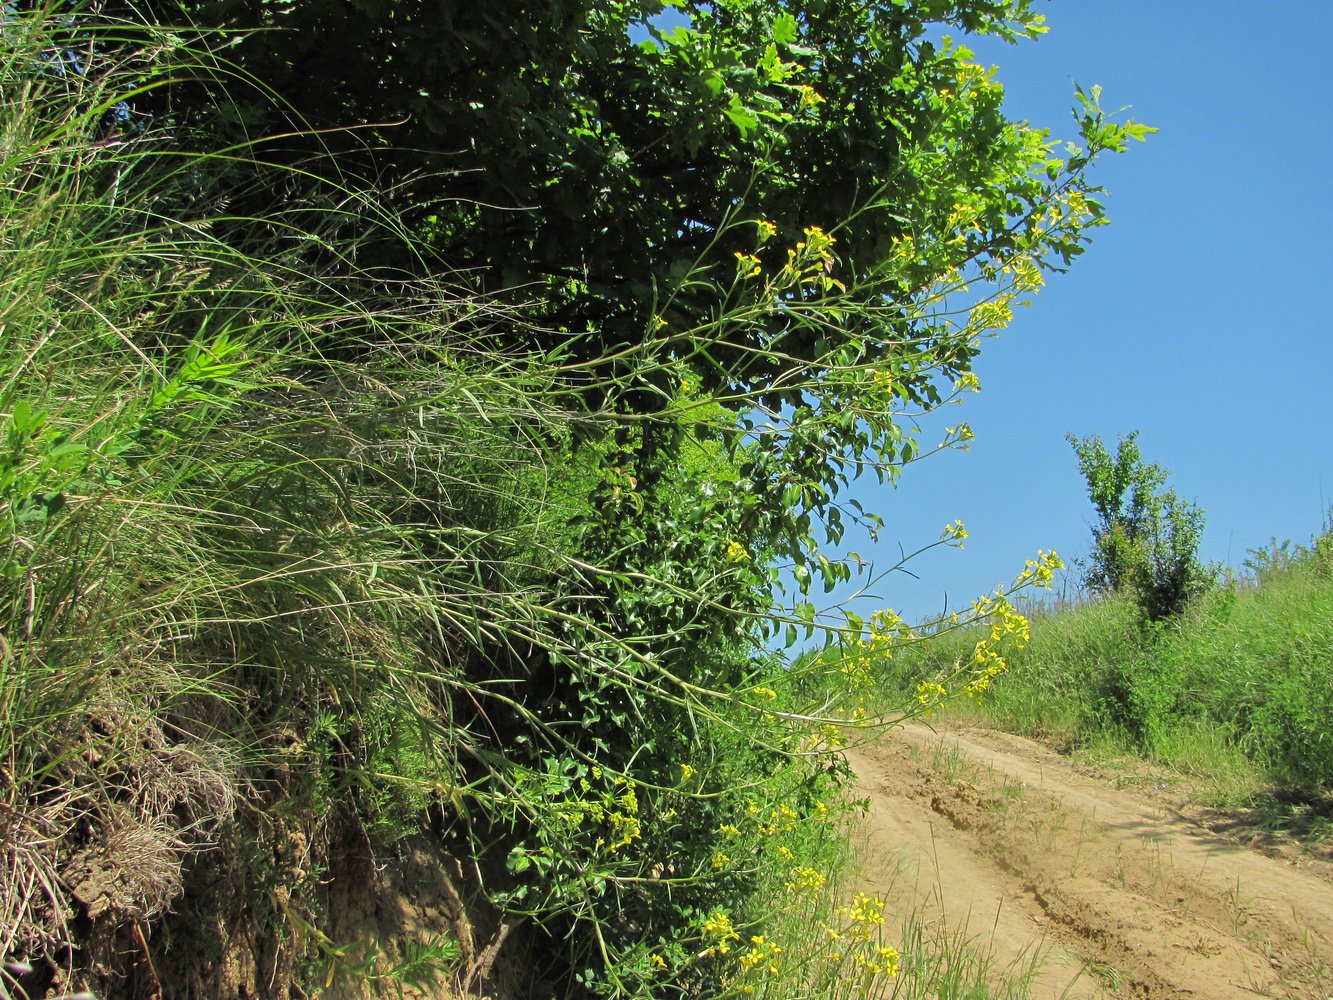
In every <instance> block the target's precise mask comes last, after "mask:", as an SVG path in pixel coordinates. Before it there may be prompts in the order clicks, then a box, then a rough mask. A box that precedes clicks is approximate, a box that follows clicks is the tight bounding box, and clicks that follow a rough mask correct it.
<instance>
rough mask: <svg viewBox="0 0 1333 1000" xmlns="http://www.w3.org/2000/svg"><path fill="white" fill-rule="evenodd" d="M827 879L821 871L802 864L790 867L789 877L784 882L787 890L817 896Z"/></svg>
mask: <svg viewBox="0 0 1333 1000" xmlns="http://www.w3.org/2000/svg"><path fill="white" fill-rule="evenodd" d="M827 881H828V878H827V877H826V876H825V875H824V874H823V873H822V872H818V871H816V870H815V869H813V868H810V867H809V866H805V865H803V866H800V867H797V868H793V869H792V873H791V878H790V879H789V880H788V881H787V882H786V883H785V884H786V886H787V891H788V892H796V893H808V894H809V895H811V896H817V895H819V893H820V891H821V890H822V889H823V888H824V883H825V882H827Z"/></svg>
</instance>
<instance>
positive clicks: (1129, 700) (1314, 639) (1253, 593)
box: [884, 534, 1333, 796]
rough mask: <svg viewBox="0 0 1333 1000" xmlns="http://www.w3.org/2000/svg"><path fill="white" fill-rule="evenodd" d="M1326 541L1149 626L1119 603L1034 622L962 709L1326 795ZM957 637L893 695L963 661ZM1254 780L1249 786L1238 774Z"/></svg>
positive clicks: (1330, 711) (924, 654)
mask: <svg viewBox="0 0 1333 1000" xmlns="http://www.w3.org/2000/svg"><path fill="white" fill-rule="evenodd" d="M1327 538H1328V536H1327V534H1325V535H1321V536H1320V537H1319V538H1317V539H1316V540H1315V543H1314V544H1313V545H1312V546H1310V547H1309V548H1303V547H1302V548H1298V549H1297V550H1296V551H1295V552H1294V553H1289V554H1288V556H1289V557H1287V558H1282V559H1274V560H1268V561H1266V562H1264V563H1263V565H1262V568H1261V569H1260V571H1259V572H1258V573H1257V574H1256V575H1254V576H1250V577H1246V578H1244V579H1242V580H1241V581H1239V582H1237V583H1234V584H1232V585H1230V586H1226V587H1221V588H1218V589H1215V590H1213V591H1211V592H1210V593H1208V594H1206V595H1204V596H1203V597H1201V598H1200V599H1198V600H1196V601H1195V603H1194V604H1193V605H1191V606H1190V607H1189V608H1188V609H1187V610H1186V611H1185V612H1184V613H1183V614H1182V615H1181V616H1180V617H1179V618H1177V619H1175V620H1172V621H1168V622H1165V623H1160V624H1156V625H1154V624H1149V623H1145V622H1143V621H1142V620H1141V618H1140V616H1139V614H1138V612H1137V610H1136V608H1135V606H1134V604H1133V602H1132V601H1130V600H1129V599H1127V598H1121V597H1110V598H1105V599H1100V600H1093V601H1087V602H1082V603H1078V604H1075V605H1073V606H1069V607H1065V608H1062V609H1059V610H1058V611H1055V612H1049V611H1040V610H1039V611H1037V612H1036V613H1034V614H1033V615H1032V625H1031V632H1032V638H1031V641H1030V643H1028V645H1027V646H1026V647H1025V648H1023V649H1020V650H1015V651H1014V652H1013V653H1012V654H1011V655H1010V656H1009V665H1010V672H1009V674H1007V675H1006V676H1004V677H1003V678H1001V679H1000V680H999V681H997V682H996V684H995V685H994V686H993V688H992V690H991V691H990V692H988V693H987V695H986V697H985V698H984V699H982V700H980V701H978V702H976V703H974V704H972V705H970V706H968V708H967V710H968V711H971V712H973V713H975V714H978V715H980V716H982V717H984V718H986V719H988V720H990V721H991V722H993V723H995V724H998V725H1000V726H1002V727H1004V728H1006V729H1010V730H1012V731H1015V732H1020V733H1024V734H1027V735H1035V736H1040V737H1043V738H1047V739H1050V740H1052V741H1053V742H1055V743H1057V744H1063V745H1067V746H1073V745H1077V744H1088V743H1090V742H1102V743H1106V742H1107V741H1109V742H1110V743H1111V744H1117V745H1119V746H1120V747H1122V748H1125V749H1130V750H1133V751H1137V752H1140V753H1146V754H1148V755H1149V756H1152V757H1155V758H1157V759H1160V760H1162V761H1164V762H1166V763H1168V764H1171V765H1173V766H1176V767H1178V768H1181V769H1182V770H1186V771H1189V772H1193V773H1198V774H1203V775H1207V776H1209V777H1211V778H1214V779H1217V781H1218V784H1217V788H1218V790H1219V793H1222V794H1228V793H1226V792H1225V790H1226V789H1231V793H1232V794H1239V790H1241V789H1244V788H1249V789H1250V790H1253V789H1254V788H1255V787H1256V786H1257V784H1258V782H1260V781H1267V782H1270V783H1272V784H1274V785H1276V786H1278V787H1280V788H1283V789H1287V790H1290V791H1295V792H1297V793H1300V794H1305V795H1316V796H1318V795H1323V794H1326V793H1327V792H1328V790H1329V788H1330V783H1331V780H1333V779H1330V776H1331V775H1333V743H1331V742H1330V740H1329V736H1328V734H1329V733H1330V732H1333V696H1331V695H1330V692H1333V674H1331V673H1330V669H1329V653H1330V651H1331V649H1333V647H1330V644H1329V640H1328V636H1329V634H1330V631H1329V630H1330V627H1333V573H1330V562H1329V556H1328V553H1329V545H1328V541H1327ZM974 639H975V636H973V635H970V634H969V633H968V632H967V631H966V630H963V631H956V632H952V633H949V634H946V635H942V636H939V637H938V638H935V639H932V640H929V641H928V642H926V643H924V644H922V645H921V646H919V647H917V648H916V649H915V650H912V651H909V652H908V653H907V654H906V655H904V656H900V658H899V659H898V660H896V661H894V662H893V663H891V664H888V665H886V670H885V675H884V676H885V680H886V684H887V686H888V688H889V690H890V691H894V692H900V691H902V690H903V689H905V688H906V687H907V686H909V685H910V684H914V683H915V682H916V679H917V678H918V677H920V676H925V675H929V674H931V673H932V672H937V671H941V670H946V669H949V668H951V666H952V664H954V663H955V662H956V661H958V660H959V659H963V660H966V658H967V656H968V655H969V654H970V650H971V644H972V642H973V641H974ZM1247 769H1248V770H1249V771H1250V777H1249V778H1248V779H1247V778H1245V777H1243V774H1242V772H1244V771H1245V770H1247Z"/></svg>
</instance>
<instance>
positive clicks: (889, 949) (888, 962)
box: [856, 944, 902, 979]
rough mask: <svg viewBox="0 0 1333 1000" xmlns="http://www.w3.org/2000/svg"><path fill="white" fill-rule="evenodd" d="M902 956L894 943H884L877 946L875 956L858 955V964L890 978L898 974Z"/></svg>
mask: <svg viewBox="0 0 1333 1000" xmlns="http://www.w3.org/2000/svg"><path fill="white" fill-rule="evenodd" d="M901 958H902V956H901V955H899V954H898V949H897V948H894V947H893V946H892V945H887V944H882V945H879V946H877V947H876V948H875V955H874V957H873V958H871V957H869V956H867V955H864V954H861V955H857V956H856V964H857V965H859V966H861V968H863V969H866V970H868V971H870V972H874V973H878V974H879V975H882V976H888V977H889V978H890V979H892V978H894V977H895V976H897V975H898V968H899V965H898V963H899V960H900V959H901Z"/></svg>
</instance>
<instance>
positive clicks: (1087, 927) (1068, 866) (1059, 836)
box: [848, 725, 1333, 1000]
mask: <svg viewBox="0 0 1333 1000" xmlns="http://www.w3.org/2000/svg"><path fill="white" fill-rule="evenodd" d="M848 758H849V760H850V761H851V763H852V766H853V768H854V769H855V770H856V772H857V775H858V776H859V778H860V780H861V787H862V789H863V790H864V791H865V792H866V793H867V794H868V795H869V797H870V810H869V813H868V815H867V818H866V827H865V835H866V854H865V857H866V864H865V875H864V885H865V888H866V889H867V891H876V890H878V891H884V890H886V889H887V888H888V887H889V886H890V885H891V884H893V883H895V882H896V886H897V890H896V891H897V892H898V893H901V892H902V887H903V885H904V882H905V881H906V883H907V884H908V885H913V884H914V885H915V886H916V889H915V892H916V898H915V900H914V903H915V905H916V906H917V907H918V910H919V912H920V913H921V914H922V915H923V916H924V918H925V919H927V920H935V921H942V922H943V923H944V924H946V925H947V926H949V927H954V928H957V927H962V926H964V925H965V926H966V928H967V934H968V936H969V937H972V938H973V939H974V942H975V944H976V945H977V946H978V947H980V948H983V949H989V950H990V951H991V952H992V953H993V959H994V961H993V967H994V968H996V969H997V970H1004V969H1005V968H1006V967H1007V968H1009V969H1010V970H1011V973H1012V972H1016V971H1017V970H1019V969H1022V968H1026V967H1027V966H1028V964H1029V963H1030V959H1031V957H1032V956H1033V955H1034V954H1036V953H1038V952H1039V953H1041V954H1042V955H1043V956H1044V961H1043V963H1042V967H1041V972H1040V974H1039V975H1038V976H1037V978H1036V980H1035V982H1034V983H1033V985H1032V987H1031V996H1032V997H1034V998H1041V1000H1044V998H1048V997H1069V998H1086V997H1117V998H1118V997H1125V998H1131V997H1132V998H1138V1000H1147V998H1151V1000H1160V998H1183V997H1192V998H1207V1000H1229V998H1232V997H1238V998H1239V997H1245V998H1253V997H1274V998H1279V997H1290V998H1300V1000H1333V863H1330V861H1328V860H1327V859H1326V858H1321V857H1315V856H1311V855H1310V854H1308V853H1302V852H1300V851H1289V852H1287V853H1286V854H1285V855H1283V854H1281V853H1277V852H1272V851H1270V852H1268V853H1267V854H1266V853H1261V852H1260V851H1259V850H1255V849H1253V848H1252V847H1251V846H1249V845H1247V844H1242V843H1239V842H1238V841H1237V840H1235V839H1234V838H1228V837H1227V836H1225V835H1223V834H1221V833H1218V832H1214V830H1210V829H1209V828H1208V827H1206V826H1204V825H1203V824H1202V823H1201V822H1199V821H1198V820H1199V819H1200V818H1201V817H1200V815H1199V814H1197V813H1193V814H1189V815H1187V812H1186V811H1185V809H1184V806H1183V804H1179V805H1178V804H1176V803H1173V802H1172V801H1171V797H1170V796H1171V793H1170V792H1169V791H1163V789H1161V788H1152V787H1149V788H1146V789H1126V788H1116V787H1114V786H1113V784H1112V783H1111V782H1109V781H1107V780H1105V779H1104V778H1099V777H1097V776H1094V775H1089V774H1087V773H1084V771H1083V770H1081V769H1079V768H1078V767H1076V766H1075V765H1074V764H1073V763H1072V762H1070V761H1069V760H1068V759H1067V758H1064V757H1061V756H1060V755H1058V754H1056V753H1054V752H1053V751H1051V750H1049V749H1047V748H1045V747H1043V746H1041V745H1040V744H1037V743H1033V742H1031V741H1029V740H1024V739H1021V738H1019V737H1015V736H1010V735H1007V734H1002V733H995V732H989V731H984V730H980V729H975V728H971V729H958V730H953V731H947V732H946V731H940V732H938V733H937V732H935V731H932V730H931V729H929V728H927V727H925V726H922V725H909V726H905V727H902V728H899V729H895V730H892V731H890V732H888V733H886V734H885V735H884V736H882V737H881V738H879V739H877V740H876V741H875V742H872V743H867V744H864V745H861V746H858V747H854V748H852V749H851V750H849V751H848ZM1213 819H1214V820H1215V819H1216V817H1213ZM1211 825H1212V826H1214V827H1219V826H1220V824H1218V823H1216V822H1213V823H1212V824H1211Z"/></svg>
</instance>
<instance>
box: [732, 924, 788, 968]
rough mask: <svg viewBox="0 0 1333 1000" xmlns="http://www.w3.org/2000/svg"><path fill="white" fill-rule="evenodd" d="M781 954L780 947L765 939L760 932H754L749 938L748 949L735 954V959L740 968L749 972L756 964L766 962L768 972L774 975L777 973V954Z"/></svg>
mask: <svg viewBox="0 0 1333 1000" xmlns="http://www.w3.org/2000/svg"><path fill="white" fill-rule="evenodd" d="M781 954H782V949H781V948H779V947H778V946H777V945H776V944H774V943H773V942H772V941H767V940H765V939H764V936H763V935H762V934H756V935H755V936H754V937H752V938H750V950H749V951H747V952H745V953H744V954H743V955H739V956H737V961H739V962H740V964H741V969H742V970H743V971H745V972H749V971H750V970H751V969H753V968H754V967H755V966H757V965H763V964H764V963H768V974H769V975H770V976H776V975H777V974H778V956H779V955H781Z"/></svg>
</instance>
